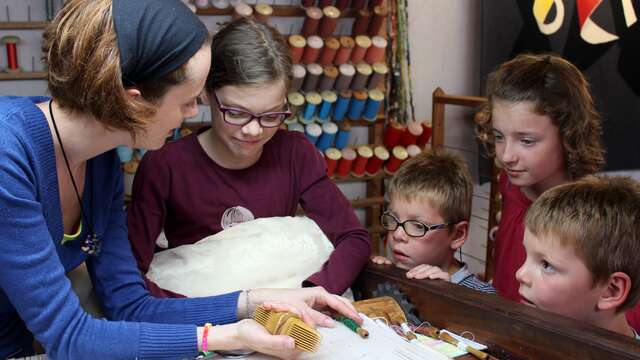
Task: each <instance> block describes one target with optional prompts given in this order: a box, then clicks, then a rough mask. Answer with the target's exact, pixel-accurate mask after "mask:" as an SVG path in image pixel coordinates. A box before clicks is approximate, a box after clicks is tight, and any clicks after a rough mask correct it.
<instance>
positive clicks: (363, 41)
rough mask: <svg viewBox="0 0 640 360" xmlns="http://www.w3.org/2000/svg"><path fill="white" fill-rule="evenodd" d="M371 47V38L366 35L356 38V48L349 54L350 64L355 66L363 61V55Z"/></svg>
mask: <svg viewBox="0 0 640 360" xmlns="http://www.w3.org/2000/svg"><path fill="white" fill-rule="evenodd" d="M370 47H371V38H370V37H368V36H366V35H358V36H356V47H355V48H354V49H353V51H352V52H351V63H352V64H357V63H360V62H362V60H364V55H365V54H366V53H367V50H368V49H369V48H370Z"/></svg>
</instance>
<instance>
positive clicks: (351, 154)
mask: <svg viewBox="0 0 640 360" xmlns="http://www.w3.org/2000/svg"><path fill="white" fill-rule="evenodd" d="M341 154H342V157H341V158H340V160H339V161H338V168H337V169H336V174H337V175H338V176H341V177H346V176H349V172H350V171H351V165H353V160H355V158H356V157H357V154H356V152H355V150H353V149H352V148H350V147H346V148H344V149H342V151H341Z"/></svg>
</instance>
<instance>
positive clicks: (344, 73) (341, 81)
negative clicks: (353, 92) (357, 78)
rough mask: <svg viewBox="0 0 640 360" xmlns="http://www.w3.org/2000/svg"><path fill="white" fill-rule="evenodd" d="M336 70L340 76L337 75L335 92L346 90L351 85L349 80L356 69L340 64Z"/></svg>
mask: <svg viewBox="0 0 640 360" xmlns="http://www.w3.org/2000/svg"><path fill="white" fill-rule="evenodd" d="M338 69H339V71H340V75H338V80H336V91H342V90H346V89H348V88H349V86H350V85H351V80H352V79H353V76H354V74H355V73H356V68H355V67H354V66H353V65H351V64H342V65H340V67H339V68H338Z"/></svg>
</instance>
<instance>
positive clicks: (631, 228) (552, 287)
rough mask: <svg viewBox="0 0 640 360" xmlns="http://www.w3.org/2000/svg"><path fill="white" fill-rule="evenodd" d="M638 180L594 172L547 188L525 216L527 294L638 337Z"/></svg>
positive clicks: (523, 281) (523, 287)
mask: <svg viewBox="0 0 640 360" xmlns="http://www.w3.org/2000/svg"><path fill="white" fill-rule="evenodd" d="M639 217H640V184H638V183H637V182H635V181H633V180H631V179H630V178H625V177H611V178H606V177H595V176H589V177H586V178H584V179H582V180H579V181H576V182H573V183H568V184H564V185H560V186H557V187H555V188H552V189H550V190H548V191H546V192H545V193H544V194H542V196H540V197H539V198H538V199H537V200H536V201H535V202H534V203H533V205H532V206H531V208H530V209H529V211H528V213H527V215H526V218H525V226H526V228H525V235H524V246H525V249H526V252H527V258H526V261H525V263H524V264H523V265H522V267H521V268H520V269H519V270H518V272H517V273H516V278H517V279H518V281H519V283H520V295H521V296H522V298H523V300H522V302H523V303H525V304H528V305H531V306H535V307H538V308H540V309H543V310H547V311H550V312H554V313H557V314H560V315H564V316H568V317H571V318H574V319H577V320H581V321H586V322H589V323H591V324H594V325H596V326H600V327H603V328H605V329H608V330H611V331H615V332H618V333H620V334H624V335H627V336H632V337H635V338H636V339H639V338H638V335H637V334H636V333H635V332H634V331H633V329H632V328H631V327H630V326H629V324H628V323H627V321H626V319H625V314H624V313H625V310H627V309H630V308H632V307H634V306H635V305H636V304H637V303H638V298H639V297H640V281H639V279H638V277H639V276H640V256H638V254H640V221H639Z"/></svg>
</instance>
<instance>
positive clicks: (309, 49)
mask: <svg viewBox="0 0 640 360" xmlns="http://www.w3.org/2000/svg"><path fill="white" fill-rule="evenodd" d="M323 44H324V42H323V41H322V39H321V38H320V37H319V36H316V35H311V36H309V37H308V38H307V46H306V47H305V48H304V54H303V55H302V63H303V64H312V63H315V62H316V61H317V60H318V57H320V50H321V49H322V46H323Z"/></svg>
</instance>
